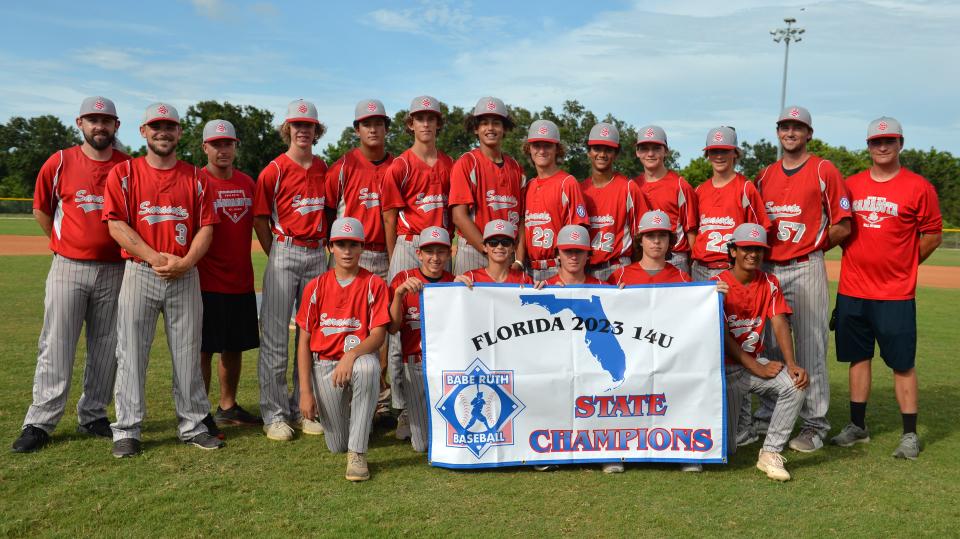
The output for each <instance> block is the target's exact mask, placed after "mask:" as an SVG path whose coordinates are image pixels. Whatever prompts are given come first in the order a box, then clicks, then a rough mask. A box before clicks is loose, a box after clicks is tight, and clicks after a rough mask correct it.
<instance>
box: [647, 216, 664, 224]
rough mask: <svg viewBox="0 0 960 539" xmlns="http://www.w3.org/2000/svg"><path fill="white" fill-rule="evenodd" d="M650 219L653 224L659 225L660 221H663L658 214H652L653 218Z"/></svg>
mask: <svg viewBox="0 0 960 539" xmlns="http://www.w3.org/2000/svg"><path fill="white" fill-rule="evenodd" d="M650 220H651V221H652V222H653V224H655V225H659V224H660V223H662V222H663V218H662V217H660V216H659V215H654V216H653V219H650Z"/></svg>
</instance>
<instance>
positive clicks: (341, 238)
mask: <svg viewBox="0 0 960 539" xmlns="http://www.w3.org/2000/svg"><path fill="white" fill-rule="evenodd" d="M327 241H329V242H330V243H333V242H335V241H357V242H360V243H364V240H363V238H358V237H356V236H330V239H329V240H327Z"/></svg>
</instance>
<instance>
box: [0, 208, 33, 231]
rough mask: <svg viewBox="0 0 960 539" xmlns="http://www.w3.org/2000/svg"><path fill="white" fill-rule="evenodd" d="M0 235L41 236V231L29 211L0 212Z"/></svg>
mask: <svg viewBox="0 0 960 539" xmlns="http://www.w3.org/2000/svg"><path fill="white" fill-rule="evenodd" d="M0 235H10V236H42V235H43V231H42V230H40V225H38V224H37V222H36V221H34V220H33V215H30V214H29V213H22V214H21V213H4V214H0Z"/></svg>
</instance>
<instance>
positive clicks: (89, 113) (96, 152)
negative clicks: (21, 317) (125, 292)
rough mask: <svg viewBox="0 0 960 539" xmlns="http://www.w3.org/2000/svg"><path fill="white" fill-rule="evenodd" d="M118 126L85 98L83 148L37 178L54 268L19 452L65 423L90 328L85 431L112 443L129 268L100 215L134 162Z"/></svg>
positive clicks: (62, 155) (63, 153) (56, 157)
mask: <svg viewBox="0 0 960 539" xmlns="http://www.w3.org/2000/svg"><path fill="white" fill-rule="evenodd" d="M118 127H120V122H119V120H117V109H116V107H115V106H114V104H113V102H112V101H110V100H109V99H107V98H105V97H100V96H95V97H88V98H86V99H84V100H83V103H82V104H81V105H80V115H79V117H78V118H77V128H78V129H79V130H80V132H81V133H82V134H83V144H81V145H79V146H74V147H72V148H67V149H66V150H60V151H58V152H56V153H54V154H53V155H51V156H50V158H49V159H47V162H46V163H44V165H43V167H42V168H41V169H40V173H39V174H38V175H37V184H36V189H35V190H34V195H33V215H34V217H35V218H36V220H37V223H39V224H40V228H41V229H42V230H43V233H44V234H46V235H47V237H49V238H50V250H52V251H53V263H52V264H51V265H50V272H49V273H48V274H47V285H46V297H45V299H44V314H43V329H42V330H41V333H40V345H39V351H38V353H37V369H36V373H35V374H34V381H33V404H31V405H30V408H29V409H28V410H27V415H26V417H25V418H24V420H23V429H22V430H21V432H20V437H19V438H17V440H16V441H15V442H14V444H13V451H14V452H17V453H28V452H31V451H36V450H38V449H40V448H41V447H43V445H44V444H46V443H47V442H48V441H49V440H50V433H51V432H53V429H54V428H56V426H57V423H58V422H59V421H60V418H61V417H63V412H64V409H65V408H66V405H67V393H68V391H69V389H70V381H71V378H72V377H73V360H74V356H75V355H76V350H77V341H78V340H79V339H80V329H81V327H83V325H84V322H86V325H87V332H86V333H87V360H86V368H85V369H84V376H83V394H82V395H81V396H80V401H79V402H78V403H77V418H78V420H79V422H80V425H79V426H78V427H77V430H78V431H79V432H82V433H84V434H90V435H93V436H101V437H105V438H108V437H110V436H112V433H111V431H110V422H109V421H108V420H107V405H108V404H109V403H110V394H111V393H112V392H113V379H114V373H115V371H116V368H117V361H116V355H115V350H116V348H117V336H116V332H115V331H114V330H115V328H116V323H117V294H118V293H119V292H120V280H121V278H122V277H123V264H122V263H121V262H122V260H121V258H120V248H119V247H118V246H117V244H116V243H115V242H114V241H113V238H111V237H110V233H109V231H108V230H107V227H106V226H105V225H104V224H103V222H102V221H101V219H100V211H101V210H102V208H103V186H104V182H105V181H106V178H107V173H108V172H110V169H112V168H113V167H114V166H115V165H117V164H118V163H121V162H123V161H125V160H127V159H130V157H129V156H127V155H126V154H124V153H122V152H118V151H116V150H114V149H113V142H114V140H115V135H116V132H117V128H118Z"/></svg>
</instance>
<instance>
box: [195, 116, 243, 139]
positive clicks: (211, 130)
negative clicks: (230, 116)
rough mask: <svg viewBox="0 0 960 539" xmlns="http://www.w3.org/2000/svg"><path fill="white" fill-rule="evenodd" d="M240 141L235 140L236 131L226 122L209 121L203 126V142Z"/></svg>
mask: <svg viewBox="0 0 960 539" xmlns="http://www.w3.org/2000/svg"><path fill="white" fill-rule="evenodd" d="M222 139H229V140H240V139H238V138H237V130H236V129H234V127H233V124H232V123H230V122H228V121H226V120H210V121H209V122H207V123H206V124H205V125H204V126H203V141H204V142H213V141H215V140H222Z"/></svg>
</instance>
